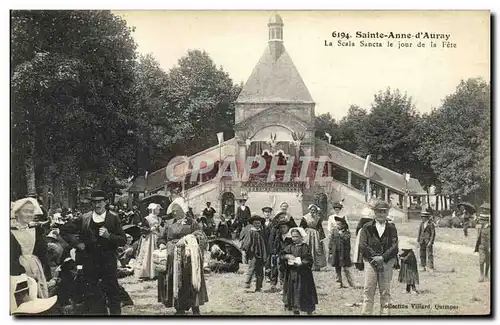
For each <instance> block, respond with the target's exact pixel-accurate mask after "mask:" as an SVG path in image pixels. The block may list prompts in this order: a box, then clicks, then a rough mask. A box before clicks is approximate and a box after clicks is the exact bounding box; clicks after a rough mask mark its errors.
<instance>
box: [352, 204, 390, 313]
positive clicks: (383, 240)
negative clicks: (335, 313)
mask: <svg viewBox="0 0 500 325" xmlns="http://www.w3.org/2000/svg"><path fill="white" fill-rule="evenodd" d="M372 209H373V211H374V213H375V220H373V221H371V222H369V223H367V224H365V225H364V226H363V228H362V229H361V231H360V244H359V246H360V250H361V252H362V254H363V259H364V262H365V266H364V269H365V285H364V299H363V309H362V314H364V315H371V314H372V313H373V303H374V298H375V291H376V289H377V286H378V287H379V292H380V314H381V315H382V314H384V313H387V312H388V311H389V308H387V307H388V304H390V302H391V287H390V285H391V280H392V270H393V267H394V263H395V262H396V258H397V255H398V232H397V230H396V226H395V225H394V224H393V223H390V222H387V216H388V214H389V209H390V206H389V204H388V203H387V202H385V201H377V202H376V203H375V204H374V206H373V208H372Z"/></svg>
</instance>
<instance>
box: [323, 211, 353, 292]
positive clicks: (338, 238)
mask: <svg viewBox="0 0 500 325" xmlns="http://www.w3.org/2000/svg"><path fill="white" fill-rule="evenodd" d="M335 222H336V227H334V228H332V231H331V235H330V243H329V244H328V253H329V258H330V262H331V264H332V266H333V267H334V268H335V273H336V275H337V279H336V281H337V283H338V284H339V288H345V286H344V285H343V282H342V270H343V271H344V274H345V277H346V279H347V283H349V286H351V287H356V285H355V284H354V281H353V279H352V276H351V270H350V267H351V234H350V232H349V225H348V224H347V221H346V220H345V217H337V216H336V217H335Z"/></svg>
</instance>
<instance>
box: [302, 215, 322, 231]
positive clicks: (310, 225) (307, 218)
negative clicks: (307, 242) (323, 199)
mask: <svg viewBox="0 0 500 325" xmlns="http://www.w3.org/2000/svg"><path fill="white" fill-rule="evenodd" d="M302 218H304V220H305V221H306V222H307V227H308V228H316V226H317V225H318V222H319V221H320V220H321V218H320V216H319V215H318V216H317V217H316V218H314V217H313V216H312V214H310V213H308V214H306V215H305V216H303V217H302Z"/></svg>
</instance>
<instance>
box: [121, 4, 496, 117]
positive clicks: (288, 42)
mask: <svg viewBox="0 0 500 325" xmlns="http://www.w3.org/2000/svg"><path fill="white" fill-rule="evenodd" d="M115 13H116V14H119V15H120V16H122V17H123V18H124V19H125V20H126V21H127V24H128V25H129V26H131V27H132V26H133V27H135V32H134V33H133V37H134V39H135V40H136V42H137V43H138V51H139V52H140V53H143V54H146V53H151V54H152V55H153V56H154V57H155V58H156V60H158V62H159V63H160V65H161V67H162V68H163V69H165V70H167V71H168V70H169V69H171V68H172V67H173V66H175V65H176V64H177V61H178V60H179V58H181V57H182V56H184V55H185V54H186V53H187V51H188V50H193V49H199V50H204V51H206V52H207V53H208V54H209V55H210V57H211V58H212V59H213V60H214V62H215V64H216V65H217V66H222V67H223V69H224V70H225V71H227V72H228V73H229V75H230V77H231V78H232V79H233V81H234V82H236V83H239V82H245V81H246V80H247V79H248V77H249V76H250V74H251V72H252V70H253V68H254V66H255V64H256V63H257V61H258V60H259V58H260V57H261V55H262V54H263V52H264V49H265V47H266V46H267V41H268V27H267V23H268V20H269V17H270V16H271V15H272V14H273V12H272V11H115ZM278 14H279V15H280V16H281V17H282V18H283V22H284V27H283V28H284V45H285V48H286V50H287V52H288V54H289V55H290V56H291V58H292V60H293V62H294V64H295V66H296V67H297V69H298V71H299V73H300V75H301V76H302V79H303V80H304V82H305V84H306V86H307V87H308V89H309V92H310V93H311V96H312V98H313V100H314V101H315V102H316V110H315V111H316V115H319V114H323V113H327V112H329V113H330V114H331V115H332V116H333V117H335V118H337V119H340V118H342V117H343V116H345V115H346V114H347V110H348V108H349V106H350V105H359V106H361V107H362V108H365V109H369V108H370V107H371V103H372V102H373V97H374V95H375V94H376V93H378V92H379V91H381V90H385V89H386V88H387V87H391V88H393V89H396V88H398V89H400V90H401V91H402V92H406V93H407V94H408V95H409V96H411V97H412V99H413V102H414V104H415V107H416V109H417V111H419V112H421V113H425V112H430V111H431V109H432V108H433V107H439V106H440V105H441V103H442V100H443V99H444V98H445V96H447V95H449V94H452V93H453V92H454V91H455V89H456V87H457V85H458V84H459V83H460V80H462V79H467V78H471V77H482V78H483V79H485V80H487V81H489V80H490V20H489V19H490V16H489V12H487V11H475V12H471V11H446V12H445V11H433V12H421V11H407V12H396V11H385V12H382V11H279V12H278ZM334 31H337V32H347V33H349V34H350V35H351V39H350V40H351V41H353V42H355V43H356V46H355V47H339V46H337V42H338V40H339V39H338V38H336V39H334V38H332V32H334ZM358 31H359V32H362V33H376V32H380V33H382V32H383V33H388V32H393V33H412V34H416V33H418V32H428V33H436V34H449V35H450V37H449V40H448V41H449V42H450V43H453V44H456V47H454V48H443V47H442V44H441V43H442V40H437V41H436V43H437V47H435V48H430V47H429V46H430V44H429V40H425V42H426V43H427V47H426V48H419V47H416V45H417V43H418V40H416V39H413V40H410V42H412V43H413V44H412V47H411V48H401V49H398V48H397V46H398V40H393V43H394V46H395V47H393V48H388V47H385V43H386V42H387V39H382V40H379V39H364V41H365V42H367V41H369V42H381V43H383V44H384V47H382V48H378V47H377V48H376V47H360V46H359V45H360V41H361V40H362V39H360V38H359V39H356V38H355V35H356V32H358ZM325 40H326V41H328V42H330V41H332V42H333V46H325ZM345 41H347V40H345ZM423 41H424V40H423Z"/></svg>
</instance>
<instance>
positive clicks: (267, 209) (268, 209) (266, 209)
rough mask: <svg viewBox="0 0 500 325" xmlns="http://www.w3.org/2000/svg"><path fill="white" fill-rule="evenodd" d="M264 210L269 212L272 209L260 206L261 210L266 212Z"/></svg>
mask: <svg viewBox="0 0 500 325" xmlns="http://www.w3.org/2000/svg"><path fill="white" fill-rule="evenodd" d="M266 211H267V212H271V211H273V208H271V207H263V208H262V212H266Z"/></svg>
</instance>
